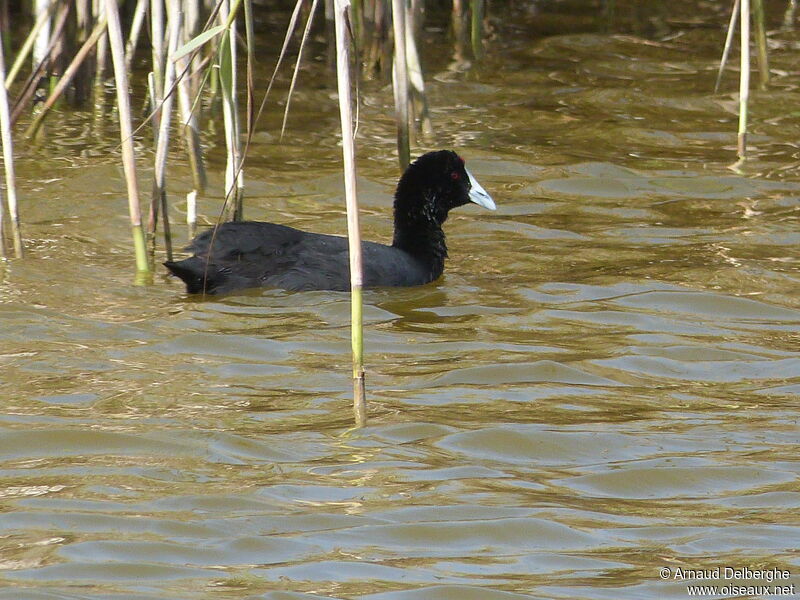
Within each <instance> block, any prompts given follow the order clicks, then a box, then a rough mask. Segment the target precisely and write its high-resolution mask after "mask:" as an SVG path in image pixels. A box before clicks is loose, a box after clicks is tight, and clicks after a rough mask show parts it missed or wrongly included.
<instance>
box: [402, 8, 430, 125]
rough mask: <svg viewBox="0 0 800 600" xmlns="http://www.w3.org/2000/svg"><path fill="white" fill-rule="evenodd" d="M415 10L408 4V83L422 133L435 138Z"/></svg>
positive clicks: (406, 27) (406, 28)
mask: <svg viewBox="0 0 800 600" xmlns="http://www.w3.org/2000/svg"><path fill="white" fill-rule="evenodd" d="M415 14H416V13H415V10H414V9H413V7H412V6H411V5H410V4H408V3H406V26H405V30H406V58H407V59H408V82H409V84H410V85H411V89H412V90H413V92H414V93H413V95H412V98H413V100H414V112H415V114H416V115H417V116H418V117H419V120H420V125H421V127H422V133H423V135H424V136H426V137H428V138H430V137H431V136H433V123H432V122H431V115H430V111H429V110H428V98H427V95H426V94H425V78H424V77H423V75H422V64H421V63H420V60H419V53H418V52H417V42H416V39H415V38H414V35H415V32H416V30H417V27H416V24H415V20H416V18H415Z"/></svg>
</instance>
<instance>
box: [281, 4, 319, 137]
mask: <svg viewBox="0 0 800 600" xmlns="http://www.w3.org/2000/svg"><path fill="white" fill-rule="evenodd" d="M316 9H317V0H313V2H312V3H311V10H310V11H309V13H308V18H307V19H306V27H305V29H304V30H303V38H302V40H300V48H299V49H298V50H297V60H296V61H295V63H294V71H293V72H292V81H291V83H290V84H289V94H288V95H287V97H286V107H285V108H284V110H283V122H282V123H281V136H280V139H283V134H284V133H285V132H286V122H287V120H288V119H289V106H290V105H291V101H292V94H293V93H294V89H295V86H296V85H297V75H298V73H299V72H300V61H301V60H302V59H303V48H305V46H306V41H307V40H308V34H309V33H310V32H311V23H312V22H313V20H314V11H316Z"/></svg>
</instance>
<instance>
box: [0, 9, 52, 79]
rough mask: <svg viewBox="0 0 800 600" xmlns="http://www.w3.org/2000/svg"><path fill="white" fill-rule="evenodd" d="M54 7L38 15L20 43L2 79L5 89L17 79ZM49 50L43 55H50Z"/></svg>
mask: <svg viewBox="0 0 800 600" xmlns="http://www.w3.org/2000/svg"><path fill="white" fill-rule="evenodd" d="M55 7H56V3H55V2H53V3H52V4H51V5H50V7H49V10H48V11H46V12H42V13H40V14H39V15H38V17H37V18H36V22H35V23H34V24H33V28H32V29H31V31H30V33H28V36H27V37H26V38H25V41H24V42H23V43H22V46H21V47H20V49H19V51H18V52H17V56H16V58H15V59H14V62H13V63H12V64H11V68H10V69H9V70H8V75H6V77H5V79H4V81H5V83H6V89H9V88H10V87H11V84H12V83H14V80H15V79H16V78H17V75H18V74H19V71H20V69H21V68H22V65H23V64H24V62H25V59H27V58H28V54H30V51H31V49H32V48H33V45H34V43H35V41H36V38H37V36H38V35H39V32H40V31H41V30H42V28H43V27H44V26H45V24H46V23H48V22H49V19H50V14H51V13H52V11H53V10H55ZM52 37H53V38H55V37H56V36H55V35H53V36H52ZM50 49H51V48H48V50H47V52H46V53H45V56H48V55H49V54H50Z"/></svg>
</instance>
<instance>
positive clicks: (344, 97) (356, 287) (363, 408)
mask: <svg viewBox="0 0 800 600" xmlns="http://www.w3.org/2000/svg"><path fill="white" fill-rule="evenodd" d="M348 5H349V1H348V0H336V1H335V6H334V22H335V29H336V75H337V77H336V81H337V87H338V90H339V117H340V119H341V127H342V159H343V161H344V196H345V202H346V203H347V241H348V245H349V250H350V297H351V318H350V326H351V341H352V347H353V414H354V417H355V423H356V426H357V427H363V426H364V425H366V423H367V404H366V391H365V388H366V386H365V383H364V339H363V316H362V315H363V309H362V298H361V289H362V287H363V279H362V265H361V230H360V227H359V223H358V197H357V196H356V164H355V142H354V140H353V109H352V106H353V104H352V102H353V101H352V99H351V95H350V89H351V85H350V42H349V41H348V39H347V24H346V17H347V7H348Z"/></svg>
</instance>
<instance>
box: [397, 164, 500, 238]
mask: <svg viewBox="0 0 800 600" xmlns="http://www.w3.org/2000/svg"><path fill="white" fill-rule="evenodd" d="M469 202H473V203H475V204H478V205H480V206H483V207H484V208H488V209H489V210H494V209H495V204H494V201H493V200H492V197H491V196H490V195H489V194H488V193H487V192H486V190H484V189H483V187H482V186H481V184H479V183H478V182H477V181H476V180H475V178H474V177H473V176H472V173H470V172H469V171H468V170H467V168H466V166H465V165H464V159H463V158H461V157H460V156H459V155H458V154H456V153H455V152H451V151H450V150H439V151H437V152H428V153H427V154H423V155H422V156H420V157H419V158H418V159H417V160H415V161H414V162H413V163H411V164H410V165H409V167H408V169H406V172H405V173H403V176H402V177H401V178H400V182H399V183H398V184H397V192H396V194H395V219H396V220H397V219H400V220H401V221H405V222H409V221H410V222H419V221H420V220H424V221H428V222H432V223H433V224H436V225H441V224H442V223H444V222H445V220H446V219H447V213H448V212H449V211H450V210H451V209H453V208H456V207H458V206H463V205H464V204H467V203H469Z"/></svg>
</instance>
